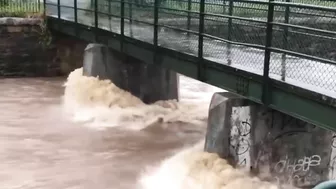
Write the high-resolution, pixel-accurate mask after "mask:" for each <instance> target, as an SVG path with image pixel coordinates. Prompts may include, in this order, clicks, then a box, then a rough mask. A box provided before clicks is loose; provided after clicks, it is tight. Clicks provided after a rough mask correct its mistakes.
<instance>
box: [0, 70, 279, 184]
mask: <svg viewBox="0 0 336 189" xmlns="http://www.w3.org/2000/svg"><path fill="white" fill-rule="evenodd" d="M64 83H65V84H64ZM0 90H1V91H2V92H1V93H0V108H1V114H0V143H1V148H0V181H1V183H0V188H1V189H240V188H241V189H256V188H259V189H273V188H277V187H276V186H274V185H272V184H270V183H266V182H261V181H260V180H259V179H257V178H252V177H250V176H248V174H247V173H244V172H243V171H242V170H237V169H233V168H232V167H231V166H229V165H228V164H227V163H226V161H225V160H222V159H219V158H218V157H217V156H216V155H214V154H208V153H205V152H202V150H203V144H204V141H203V138H204V134H205V128H206V119H207V114H208V113H207V112H208V106H209V102H210V99H211V96H212V94H213V93H214V92H215V91H220V89H217V88H214V87H211V86H208V85H205V84H202V83H200V82H197V81H194V80H191V79H188V78H186V77H183V76H181V77H180V98H181V101H180V102H175V101H161V102H157V103H155V104H152V105H145V104H143V103H142V102H141V101H140V100H139V99H137V98H136V97H134V96H132V95H130V94H129V93H127V92H125V91H123V90H120V89H119V88H117V87H116V86H115V85H114V84H113V83H111V82H109V81H102V80H98V79H97V78H93V77H85V76H82V69H77V70H74V71H73V72H72V73H71V74H70V75H69V77H68V78H67V80H66V81H64V79H62V78H56V79H45V78H43V79H42V78H34V79H3V80H0Z"/></svg>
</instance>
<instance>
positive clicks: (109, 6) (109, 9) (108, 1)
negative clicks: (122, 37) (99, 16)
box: [107, 0, 112, 31]
mask: <svg viewBox="0 0 336 189" xmlns="http://www.w3.org/2000/svg"><path fill="white" fill-rule="evenodd" d="M111 1H112V0H107V4H108V19H109V26H110V31H112V23H111V21H112V20H111V12H112V10H111V8H112V5H111Z"/></svg>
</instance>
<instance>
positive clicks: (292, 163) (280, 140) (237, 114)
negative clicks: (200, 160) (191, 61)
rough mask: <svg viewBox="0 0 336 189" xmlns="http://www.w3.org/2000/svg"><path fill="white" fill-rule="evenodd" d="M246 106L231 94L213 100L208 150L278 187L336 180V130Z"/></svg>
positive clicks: (215, 97)
mask: <svg viewBox="0 0 336 189" xmlns="http://www.w3.org/2000/svg"><path fill="white" fill-rule="evenodd" d="M247 103H248V102H247V101H246V99H243V98H241V97H238V96H236V95H232V94H230V93H216V94H215V95H214V96H213V99H212V102H211V106H210V109H209V119H208V133H207V138H206V146H205V150H206V151H210V152H216V153H219V154H220V155H221V156H222V157H224V158H228V159H229V160H231V161H230V162H231V163H232V164H233V165H234V166H243V167H245V168H247V169H250V171H251V173H252V174H256V175H259V176H261V177H262V178H263V179H265V180H269V181H273V182H277V183H279V184H290V185H294V186H297V187H300V188H312V187H313V186H314V185H316V184H318V183H320V182H322V181H325V180H329V179H334V178H335V176H336V175H335V173H334V172H335V165H336V164H335V159H336V156H335V153H336V150H334V149H335V144H336V142H335V133H334V132H332V131H328V130H324V129H322V128H319V127H317V126H315V125H312V124H309V123H307V122H304V121H302V120H299V119H296V118H293V117H291V116H288V115H285V114H283V113H281V112H278V111H275V110H271V109H268V108H264V107H262V106H260V105H257V104H250V105H248V104H247ZM223 110H225V111H223ZM228 112H229V113H228ZM218 117H222V119H218ZM215 131H217V132H218V131H225V132H221V134H216V132H215Z"/></svg>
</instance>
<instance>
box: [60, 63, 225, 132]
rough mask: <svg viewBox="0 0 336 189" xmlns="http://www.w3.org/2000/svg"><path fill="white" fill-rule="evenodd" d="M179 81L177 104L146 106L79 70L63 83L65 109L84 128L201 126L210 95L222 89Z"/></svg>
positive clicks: (190, 81) (106, 82)
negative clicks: (84, 126)
mask: <svg viewBox="0 0 336 189" xmlns="http://www.w3.org/2000/svg"><path fill="white" fill-rule="evenodd" d="M180 77H183V76H180ZM180 80H181V83H180V86H182V87H181V90H180V98H181V100H180V102H176V101H175V100H170V101H158V102H156V103H154V104H150V105H147V104H144V103H143V102H142V101H141V100H140V99H139V98H137V97H135V96H133V95H132V94H130V93H129V92H126V91H124V90H121V89H120V88H118V87H117V86H115V85H114V84H113V83H112V82H111V81H109V80H99V79H98V78H95V77H87V76H83V75H82V68H80V69H77V70H74V71H73V72H72V73H71V74H70V75H69V77H68V79H67V82H66V83H65V86H66V88H65V94H64V105H65V110H66V111H67V112H68V113H71V114H73V117H74V120H75V121H80V122H88V124H87V125H88V126H91V127H96V128H104V127H116V126H122V127H123V128H126V127H127V128H131V129H135V130H141V129H144V128H146V127H148V126H151V125H153V124H155V123H161V122H163V123H170V122H184V123H194V124H201V123H204V120H206V118H207V115H208V112H207V111H208V106H209V102H210V99H211V96H212V94H213V93H214V92H216V91H223V90H221V89H219V88H215V87H212V86H209V85H203V86H201V87H200V86H199V84H198V83H197V82H195V80H192V79H188V78H186V77H183V79H180ZM183 86H187V87H183Z"/></svg>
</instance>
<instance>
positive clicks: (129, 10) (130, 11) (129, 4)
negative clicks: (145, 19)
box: [128, 0, 133, 37]
mask: <svg viewBox="0 0 336 189" xmlns="http://www.w3.org/2000/svg"><path fill="white" fill-rule="evenodd" d="M132 3H133V2H132V0H128V16H129V30H130V36H131V37H133V29H132V28H133V27H132V24H133V4H132Z"/></svg>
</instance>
